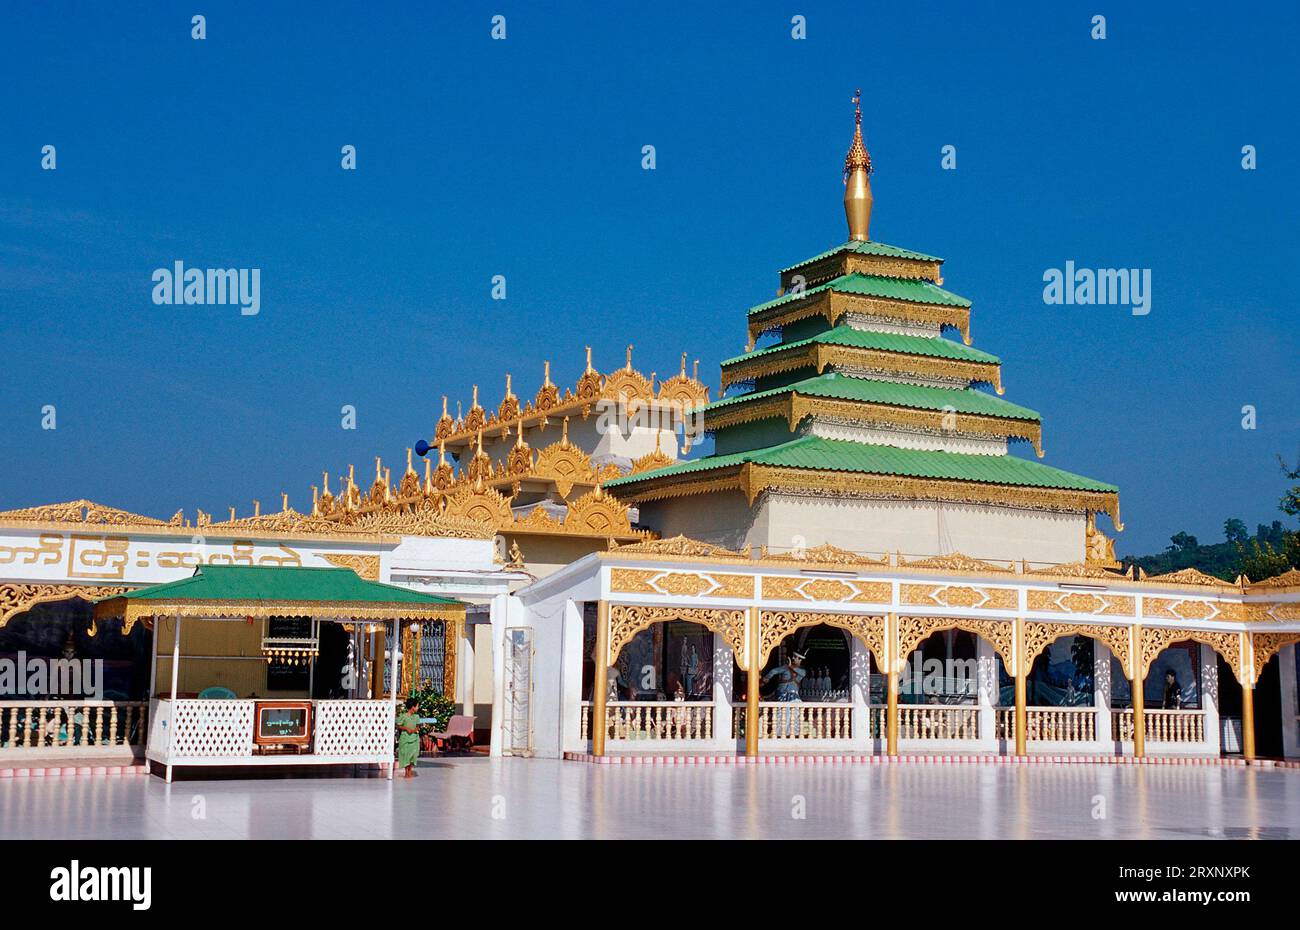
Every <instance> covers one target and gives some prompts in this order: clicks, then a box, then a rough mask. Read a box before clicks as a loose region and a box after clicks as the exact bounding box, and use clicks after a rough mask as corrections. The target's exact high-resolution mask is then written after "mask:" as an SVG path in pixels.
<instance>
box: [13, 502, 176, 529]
mask: <svg viewBox="0 0 1300 930" xmlns="http://www.w3.org/2000/svg"><path fill="white" fill-rule="evenodd" d="M179 517H180V512H179V511H178V512H177V514H176V516H174V517H172V521H171V522H170V523H169V522H168V521H166V520H159V519H157V518H155V517H146V516H144V515H143V514H138V513H132V512H131V511H129V510H119V509H118V508H116V507H108V506H105V505H104V504H97V503H95V502H94V501H90V500H86V499H85V498H82V499H80V500H75V501H66V502H64V503H61V504H39V505H37V506H35V507H20V508H17V509H15V510H5V511H0V524H8V523H77V524H83V525H86V524H89V525H95V526H176V525H179V519H178V518H179Z"/></svg>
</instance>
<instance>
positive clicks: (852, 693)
mask: <svg viewBox="0 0 1300 930" xmlns="http://www.w3.org/2000/svg"><path fill="white" fill-rule="evenodd" d="M849 647H850V652H849V700H850V701H852V702H853V709H852V710H851V711H850V713H851V714H852V715H853V719H852V723H851V726H852V728H853V739H852V741H851V742H850V743H849V745H850V746H851V747H852V748H853V750H854V751H856V752H875V748H876V747H875V741H874V740H873V739H872V738H871V706H870V705H871V650H869V649H868V648H867V647H866V646H864V645H862V640H860V639H858V638H857V637H856V636H850V637H849Z"/></svg>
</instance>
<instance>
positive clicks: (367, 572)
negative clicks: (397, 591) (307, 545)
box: [316, 552, 379, 581]
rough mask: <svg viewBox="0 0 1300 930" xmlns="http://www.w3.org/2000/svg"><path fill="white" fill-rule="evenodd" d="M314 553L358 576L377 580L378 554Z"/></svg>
mask: <svg viewBox="0 0 1300 930" xmlns="http://www.w3.org/2000/svg"><path fill="white" fill-rule="evenodd" d="M316 555H317V556H318V557H320V558H322V559H324V560H325V561H326V562H329V563H330V564H331V565H337V566H338V567H339V568H350V569H352V570H353V571H354V572H356V573H357V576H358V577H359V578H364V579H366V580H367V581H378V580H379V556H377V555H346V554H343V553H339V552H317V553H316Z"/></svg>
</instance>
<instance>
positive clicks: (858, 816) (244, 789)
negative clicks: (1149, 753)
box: [0, 758, 1300, 839]
mask: <svg viewBox="0 0 1300 930" xmlns="http://www.w3.org/2000/svg"><path fill="white" fill-rule="evenodd" d="M420 771H421V773H422V774H421V776H420V777H419V778H416V779H412V780H402V779H400V778H399V779H398V780H396V781H393V782H388V781H386V780H382V779H375V778H369V779H347V778H331V779H285V780H259V781H178V782H175V783H173V784H172V785H170V786H168V785H166V784H164V783H163V782H162V780H161V779H158V778H144V777H139V776H136V777H131V776H124V777H114V778H88V777H83V778H58V779H54V778H51V779H14V780H5V781H4V782H0V839H29V838H103V839H117V838H191V839H218V838H220V839H246V838H253V839H260V838H302V839H307V838H362V837H365V838H390V837H391V838H417V839H419V838H428V839H441V838H462V837H464V838H527V837H545V838H549V837H566V838H585V837H600V838H647V837H653V838H710V837H714V838H732V837H743V838H748V837H774V838H798V839H814V838H840V837H843V838H854V837H858V838H872V837H909V838H930V837H934V838H966V837H973V838H978V837H1010V838H1051V837H1062V838H1065V837H1070V838H1074V837H1077V838H1088V839H1092V838H1096V839H1111V838H1153V839H1195V838H1211V837H1232V838H1237V837H1261V838H1279V839H1287V838H1291V839H1300V772H1293V771H1277V770H1274V771H1266V770H1258V769H1239V768H1219V767H1203V768H1202V767H1194V766H1187V767H1179V766H1169V767H1164V766H1133V767H1127V766H1125V767H1120V766H1088V765H1061V766H1050V765H1035V766H996V767H995V766H983V765H960V766H867V765H854V766H837V767H821V766H818V767H808V768H804V767H802V766H800V767H789V766H780V767H762V768H751V767H733V766H726V767H718V768H713V767H707V768H706V767H700V768H696V767H672V768H658V767H643V766H618V767H613V766H595V765H587V764H583V763H578V762H560V761H556V760H550V759H501V760H493V759H487V758H460V759H440V760H437V761H425V762H423V763H422V764H421V766H420Z"/></svg>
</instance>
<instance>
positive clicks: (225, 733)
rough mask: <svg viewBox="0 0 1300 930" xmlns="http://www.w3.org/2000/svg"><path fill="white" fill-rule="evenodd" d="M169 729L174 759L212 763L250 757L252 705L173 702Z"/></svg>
mask: <svg viewBox="0 0 1300 930" xmlns="http://www.w3.org/2000/svg"><path fill="white" fill-rule="evenodd" d="M171 727H172V734H171V753H170V754H171V756H172V757H173V758H181V757H184V758H192V759H212V758H224V757H226V756H251V755H252V754H253V702H252V701H221V700H217V701H199V700H180V701H176V702H175V704H174V706H173V709H172V715H171ZM163 748H166V747H165V746H164V747H163Z"/></svg>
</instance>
